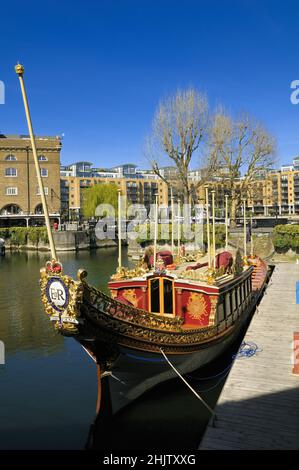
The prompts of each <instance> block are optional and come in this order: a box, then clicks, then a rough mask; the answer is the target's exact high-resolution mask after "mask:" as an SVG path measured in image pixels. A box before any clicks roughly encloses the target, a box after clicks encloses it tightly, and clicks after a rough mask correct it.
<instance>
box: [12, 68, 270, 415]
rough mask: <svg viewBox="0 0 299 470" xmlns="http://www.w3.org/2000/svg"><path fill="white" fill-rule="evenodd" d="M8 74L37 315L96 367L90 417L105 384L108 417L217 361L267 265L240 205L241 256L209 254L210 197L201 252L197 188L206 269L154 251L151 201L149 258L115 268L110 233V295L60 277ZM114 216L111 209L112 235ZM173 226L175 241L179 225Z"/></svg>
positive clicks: (81, 277)
mask: <svg viewBox="0 0 299 470" xmlns="http://www.w3.org/2000/svg"><path fill="white" fill-rule="evenodd" d="M15 69H16V73H17V75H18V76H19V80H20V86H21V91H22V95H23V101H24V108H25V113H26V118H27V123H28V130H29V134H30V140H31V146H32V153H33V157H34V162H35V167H36V175H37V179H38V184H39V189H40V194H41V200H42V205H43V210H44V216H45V222H46V226H47V232H48V237H49V244H50V249H51V259H52V261H49V262H48V263H47V264H46V267H45V268H43V269H42V270H41V291H42V301H43V304H44V307H45V312H46V314H47V315H48V316H49V318H50V320H51V321H52V322H53V324H54V326H55V328H56V329H57V330H58V331H59V332H60V333H61V334H63V335H65V336H73V337H74V338H75V339H76V340H77V341H78V342H79V343H80V344H81V345H82V346H83V347H84V348H85V350H86V351H87V352H88V353H89V354H90V356H91V357H92V358H93V359H94V361H95V362H96V364H97V368H98V379H99V380H98V384H99V393H98V407H97V408H98V410H99V407H100V403H101V397H102V395H103V394H102V383H103V381H104V379H105V384H106V387H105V388H106V391H107V389H108V387H109V396H111V397H112V407H113V410H114V411H116V410H118V409H120V408H121V407H123V406H124V405H125V404H127V403H128V402H130V401H131V400H133V399H135V398H136V397H138V396H139V395H141V394H142V393H143V392H145V391H146V390H148V389H149V388H151V387H153V386H154V385H156V384H158V383H161V382H163V381H165V380H168V379H171V378H173V377H175V376H176V374H180V375H181V376H182V375H184V374H186V373H188V372H191V371H193V370H195V369H198V368H199V367H201V366H203V365H205V364H207V363H208V362H210V361H211V360H213V359H214V358H216V357H217V356H219V355H220V354H221V353H222V352H223V351H224V350H225V349H226V348H227V346H228V345H229V344H230V343H231V342H232V341H233V340H234V339H235V338H236V336H237V335H238V333H239V331H240V329H241V327H242V325H244V323H245V322H247V321H248V319H249V317H250V315H251V313H252V312H253V310H254V308H255V306H256V303H257V302H258V299H259V297H260V295H261V292H262V290H263V287H264V285H265V282H266V280H267V274H268V268H267V265H266V263H265V262H264V261H262V260H261V259H259V258H258V257H255V256H253V250H251V256H250V257H248V258H247V256H246V220H245V214H246V208H245V203H244V253H243V254H244V256H243V258H242V257H241V255H240V252H239V251H237V253H236V257H235V260H233V257H232V255H231V254H230V253H229V252H228V251H227V250H226V251H225V252H222V253H218V254H216V249H215V210H214V194H212V207H213V210H212V218H213V249H212V250H210V248H211V246H210V241H209V240H210V230H209V220H210V215H209V203H208V190H206V201H207V208H206V213H207V239H208V262H206V263H200V262H199V261H200V260H199V259H194V260H191V259H190V257H189V259H188V258H187V257H186V256H185V254H183V253H181V252H180V249H179V247H178V251H177V259H176V260H175V262H174V259H173V252H174V250H172V251H171V252H160V253H157V244H156V242H157V232H158V230H157V224H158V216H157V215H158V207H157V197H156V217H155V243H154V249H153V253H151V256H149V253H145V256H144V259H143V263H142V265H140V266H138V267H136V269H134V270H128V269H125V268H123V267H122V266H121V238H122V237H121V234H120V233H119V267H118V270H117V272H116V274H115V275H113V276H112V277H111V280H110V282H109V284H108V287H109V289H110V296H108V295H106V294H104V293H103V292H101V291H100V290H98V289H97V288H95V287H93V286H91V285H90V284H89V283H88V282H87V273H86V271H84V270H80V271H79V272H78V275H77V279H73V278H72V277H71V276H69V275H66V274H64V273H63V268H62V265H61V264H60V263H59V261H58V258H57V255H56V250H55V244H54V239H53V234H52V231H51V225H50V220H49V213H48V207H47V201H46V198H45V192H44V187H43V182H42V178H41V174H40V168H39V163H38V157H37V151H36V145H35V139H34V134H33V128H32V123H31V117H30V113H29V107H28V102H27V96H26V92H25V87H24V82H23V73H24V68H23V67H22V66H21V65H20V64H18V65H17V66H16V68H15ZM119 196H120V194H119ZM119 200H120V198H119ZM120 212H121V211H120V204H119V224H118V227H119V230H120V229H121V223H120ZM172 216H173V211H172ZM226 219H227V198H226ZM172 222H173V223H172V227H173V226H174V221H172ZM177 225H178V244H179V242H180V237H179V233H180V225H179V222H178V224H177ZM226 227H227V224H226ZM227 246H228V238H227V229H226V247H227ZM211 254H212V257H211ZM110 392H111V395H110ZM105 395H107V393H105Z"/></svg>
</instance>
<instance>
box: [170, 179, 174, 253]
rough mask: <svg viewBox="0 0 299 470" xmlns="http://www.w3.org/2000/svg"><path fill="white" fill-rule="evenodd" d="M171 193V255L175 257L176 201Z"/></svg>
mask: <svg viewBox="0 0 299 470" xmlns="http://www.w3.org/2000/svg"><path fill="white" fill-rule="evenodd" d="M170 191H171V253H172V256H173V255H174V201H173V192H172V188H170Z"/></svg>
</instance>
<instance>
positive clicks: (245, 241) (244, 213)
mask: <svg viewBox="0 0 299 470" xmlns="http://www.w3.org/2000/svg"><path fill="white" fill-rule="evenodd" d="M243 216H244V258H246V257H247V240H246V199H244V200H243Z"/></svg>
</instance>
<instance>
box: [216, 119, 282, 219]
mask: <svg viewBox="0 0 299 470" xmlns="http://www.w3.org/2000/svg"><path fill="white" fill-rule="evenodd" d="M209 147H210V159H211V161H212V162H213V165H214V167H215V168H216V170H215V173H214V176H216V177H218V180H219V179H221V180H222V182H223V184H225V186H226V187H227V189H228V191H229V193H230V196H231V214H230V217H231V220H232V223H234V222H235V219H236V211H237V209H238V207H239V206H240V204H241V201H242V199H243V198H247V197H248V196H249V195H250V192H252V189H253V188H254V181H255V180H256V179H257V178H258V177H263V175H265V174H266V173H267V171H268V170H269V169H271V168H273V165H274V163H275V158H274V151H275V140H274V138H273V137H272V136H271V135H270V134H269V133H268V132H267V131H266V130H265V128H264V127H263V126H262V125H261V124H260V123H257V122H255V121H254V120H252V119H251V118H249V117H248V116H243V117H241V118H239V119H236V120H234V119H233V118H232V117H231V116H229V115H228V114H227V113H225V112H224V111H223V110H221V111H218V112H217V113H216V114H215V116H214V117H213V122H212V125H211V128H210V133H209Z"/></svg>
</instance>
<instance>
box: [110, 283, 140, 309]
mask: <svg viewBox="0 0 299 470" xmlns="http://www.w3.org/2000/svg"><path fill="white" fill-rule="evenodd" d="M114 292H115V291H114ZM114 295H115V293H114ZM114 298H116V300H120V301H125V303H128V304H130V305H133V306H134V307H136V308H141V309H144V308H145V307H146V305H145V304H144V299H145V296H144V292H143V290H142V288H134V287H131V288H127V289H118V290H117V295H116V296H115V297H114Z"/></svg>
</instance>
